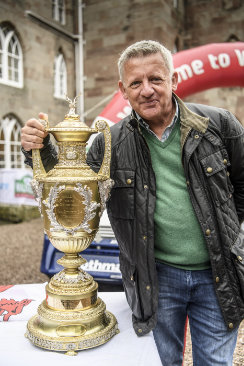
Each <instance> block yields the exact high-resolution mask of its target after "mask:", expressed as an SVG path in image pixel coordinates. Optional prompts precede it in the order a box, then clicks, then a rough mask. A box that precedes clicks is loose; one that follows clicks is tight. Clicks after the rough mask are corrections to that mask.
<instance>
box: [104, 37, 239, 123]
mask: <svg viewBox="0 0 244 366" xmlns="http://www.w3.org/2000/svg"><path fill="white" fill-rule="evenodd" d="M173 61H174V67H175V69H176V70H177V71H178V74H179V85H178V88H177V91H176V94H177V95H178V96H179V97H181V98H184V97H187V96H189V95H191V94H194V93H197V92H200V91H203V90H207V89H211V88H216V87H231V86H244V42H233V43H214V44H209V45H205V46H200V47H196V48H192V49H190V50H186V51H181V52H178V53H176V54H174V55H173ZM130 110H131V108H130V105H129V103H128V101H126V100H124V99H123V97H122V95H121V93H120V91H118V92H117V93H115V95H114V97H113V98H112V100H111V101H110V102H109V104H108V105H107V106H106V107H105V108H104V109H103V111H102V112H101V113H100V114H99V117H98V118H101V117H103V118H104V119H106V120H108V122H110V123H111V124H113V123H116V122H118V121H119V120H121V119H122V118H123V117H125V116H126V115H128V114H129V113H130Z"/></svg>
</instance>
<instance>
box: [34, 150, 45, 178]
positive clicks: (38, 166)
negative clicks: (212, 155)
mask: <svg viewBox="0 0 244 366" xmlns="http://www.w3.org/2000/svg"><path fill="white" fill-rule="evenodd" d="M32 162H33V178H34V179H38V178H42V177H45V176H46V174H47V173H46V170H45V169H44V166H43V164H42V159H41V155H40V150H39V149H33V150H32Z"/></svg>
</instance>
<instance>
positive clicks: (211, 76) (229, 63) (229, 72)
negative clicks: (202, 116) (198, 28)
mask: <svg viewBox="0 0 244 366" xmlns="http://www.w3.org/2000/svg"><path fill="white" fill-rule="evenodd" d="M173 60H174V67H175V69H176V70H177V71H178V74H179V84H178V88H177V92H176V93H177V95H179V97H181V98H184V97H186V96H188V95H191V94H194V93H197V92H200V91H203V90H206V89H211V88H216V87H230V86H244V43H243V42H235V43H215V44H209V45H205V46H201V47H196V48H193V49H190V50H186V51H181V52H178V53H176V54H175V55H173Z"/></svg>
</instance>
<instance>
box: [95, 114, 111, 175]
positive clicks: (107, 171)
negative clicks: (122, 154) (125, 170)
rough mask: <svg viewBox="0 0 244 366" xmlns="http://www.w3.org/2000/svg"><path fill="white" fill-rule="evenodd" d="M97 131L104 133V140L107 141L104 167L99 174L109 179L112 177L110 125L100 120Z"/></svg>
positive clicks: (97, 123)
mask: <svg viewBox="0 0 244 366" xmlns="http://www.w3.org/2000/svg"><path fill="white" fill-rule="evenodd" d="M96 129H97V130H98V131H99V132H101V131H103V133H104V139H105V152H104V158H103V162H102V166H101V168H100V170H99V172H98V174H99V175H103V176H105V177H107V178H109V177H110V160H111V134H110V129H109V126H108V124H107V123H106V122H105V121H103V120H99V121H97V122H96Z"/></svg>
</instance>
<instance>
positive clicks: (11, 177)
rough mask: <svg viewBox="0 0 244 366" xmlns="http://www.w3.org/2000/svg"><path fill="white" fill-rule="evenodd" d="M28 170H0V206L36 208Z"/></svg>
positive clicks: (30, 173) (30, 172) (30, 175)
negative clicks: (28, 206) (10, 205)
mask: <svg viewBox="0 0 244 366" xmlns="http://www.w3.org/2000/svg"><path fill="white" fill-rule="evenodd" d="M32 177H33V174H32V170H30V169H0V204H1V203H3V204H13V205H30V206H37V202H36V201H35V198H34V195H33V191H32V188H31V180H32Z"/></svg>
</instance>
